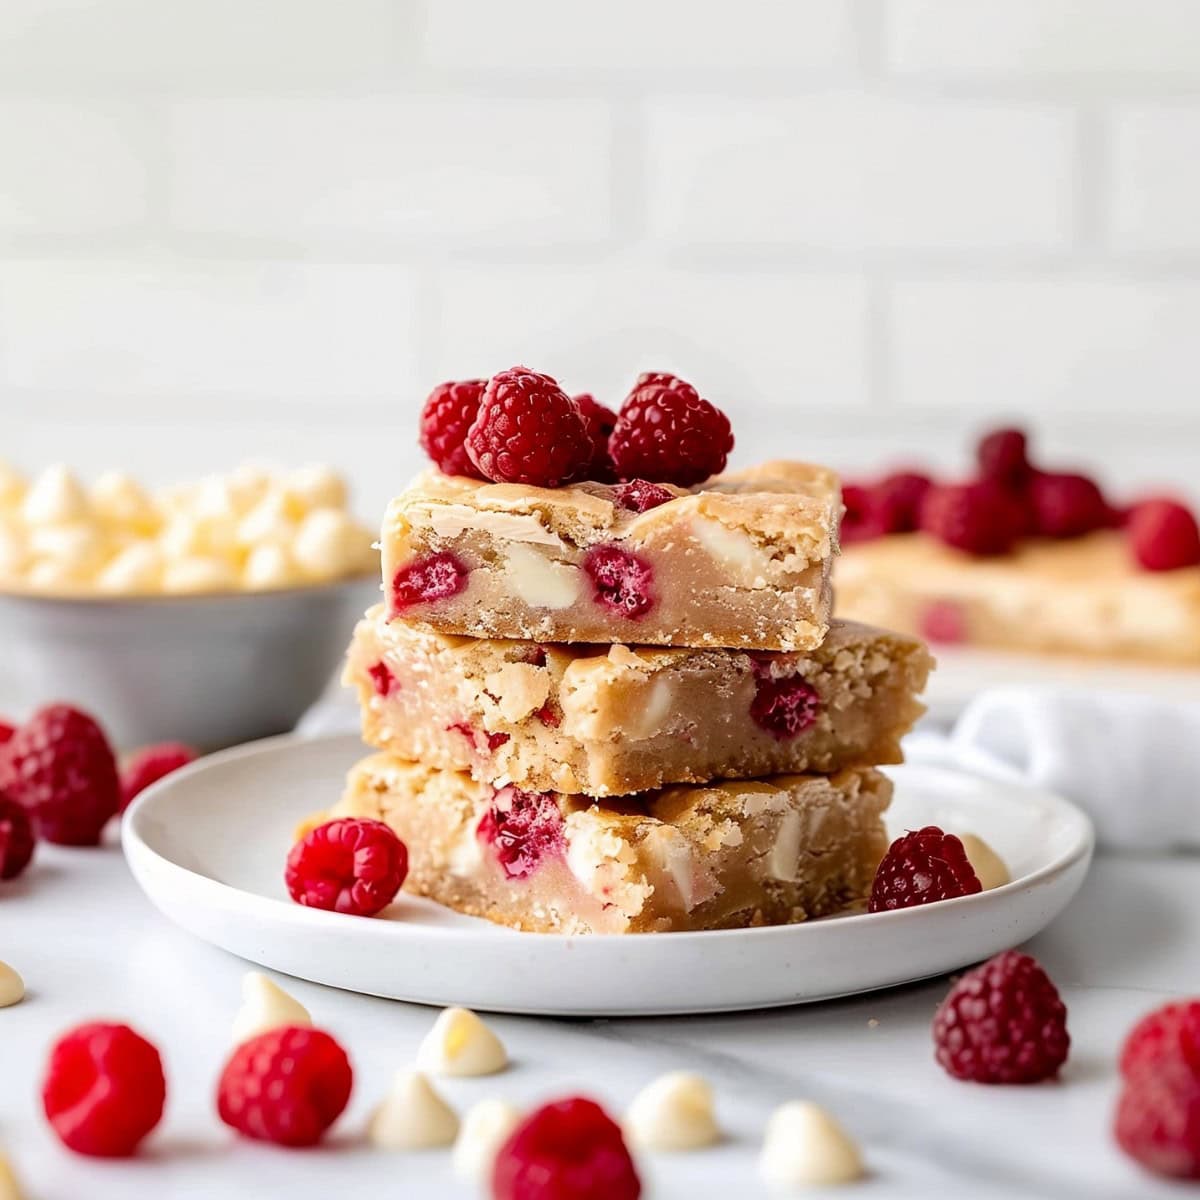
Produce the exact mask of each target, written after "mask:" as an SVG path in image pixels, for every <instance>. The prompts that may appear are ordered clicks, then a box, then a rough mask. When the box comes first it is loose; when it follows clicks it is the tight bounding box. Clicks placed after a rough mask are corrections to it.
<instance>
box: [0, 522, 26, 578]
mask: <svg viewBox="0 0 1200 1200" xmlns="http://www.w3.org/2000/svg"><path fill="white" fill-rule="evenodd" d="M28 561H29V545H28V542H27V540H26V538H25V534H24V532H23V531H22V530H20V529H18V528H17V526H15V525H6V524H0V579H16V578H17V577H18V576H19V575H20V574H21V572H22V571H24V570H25V565H26V563H28Z"/></svg>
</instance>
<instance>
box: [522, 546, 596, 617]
mask: <svg viewBox="0 0 1200 1200" xmlns="http://www.w3.org/2000/svg"><path fill="white" fill-rule="evenodd" d="M507 553H508V562H507V564H506V565H505V568H504V572H503V573H504V578H505V583H504V586H505V587H507V588H510V589H511V590H512V591H513V592H515V593H516V594H517V595H518V596H520V597H521V599H522V600H524V601H525V603H526V604H529V605H532V606H533V607H534V608H552V609H560V608H569V607H570V606H571V605H572V604H574V603H575V601H576V600H578V599H579V594H580V592H581V590H582V588H583V577H582V576H581V575H580V573H579V569H578V568H577V567H572V566H569V565H567V564H566V563H557V562H552V561H551V560H550V559H548V558H546V556H545V555H543V554H540V553H538V551H537V550H535V549H534V548H533V547H532V546H525V545H522V544H521V543H519V542H514V543H512V544H511V545H510V546H508V548H507Z"/></svg>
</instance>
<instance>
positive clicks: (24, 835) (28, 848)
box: [0, 792, 34, 879]
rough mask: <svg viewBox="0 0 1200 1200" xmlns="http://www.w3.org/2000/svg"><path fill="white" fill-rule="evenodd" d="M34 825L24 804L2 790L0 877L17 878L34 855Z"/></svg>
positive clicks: (0, 799) (0, 805)
mask: <svg viewBox="0 0 1200 1200" xmlns="http://www.w3.org/2000/svg"><path fill="white" fill-rule="evenodd" d="M33 843H34V836H33V825H32V824H31V822H30V820H29V814H28V813H27V812H26V811H25V808H24V806H23V805H21V804H18V803H17V802H16V801H15V800H13V799H11V798H10V797H8V796H6V795H5V794H4V793H3V792H0V879H16V877H17V876H18V875H20V873H21V872H22V871H23V870H25V868H26V867H27V866H29V860H30V859H31V858H32V857H33Z"/></svg>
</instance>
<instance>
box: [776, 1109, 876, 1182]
mask: <svg viewBox="0 0 1200 1200" xmlns="http://www.w3.org/2000/svg"><path fill="white" fill-rule="evenodd" d="M759 1169H760V1170H761V1172H762V1176H763V1178H764V1179H765V1180H766V1181H767V1183H768V1184H770V1185H771V1186H773V1187H779V1188H804V1187H832V1186H834V1185H835V1184H841V1183H851V1182H853V1181H854V1180H856V1179H861V1178H862V1176H863V1165H862V1157H861V1155H860V1154H859V1152H858V1147H857V1146H856V1145H855V1144H854V1142H853V1141H851V1140H850V1137H849V1136H848V1135H847V1133H846V1131H845V1130H844V1129H842V1127H841V1126H840V1125H839V1124H838V1123H837V1122H836V1121H835V1120H834V1119H833V1118H832V1117H831V1116H830V1115H829V1114H828V1113H827V1112H826V1111H825V1110H824V1109H823V1108H820V1107H819V1106H817V1105H816V1104H811V1103H808V1102H807V1101H802V1100H791V1101H789V1102H788V1103H787V1104H784V1105H783V1106H782V1107H781V1108H778V1109H776V1110H775V1112H774V1113H773V1114H772V1116H771V1119H770V1120H769V1121H768V1122H767V1132H766V1136H765V1137H764V1139H763V1148H762V1154H761V1156H760V1158H759Z"/></svg>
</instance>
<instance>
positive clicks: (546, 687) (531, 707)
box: [483, 663, 550, 723]
mask: <svg viewBox="0 0 1200 1200" xmlns="http://www.w3.org/2000/svg"><path fill="white" fill-rule="evenodd" d="M483 686H484V688H485V689H486V690H487V691H488V692H489V693H490V694H491V695H493V696H495V697H496V707H497V708H498V709H499V710H500V715H501V716H502V717H503V718H504V719H505V720H506V721H512V722H514V723H515V722H517V721H523V720H524V719H525V718H526V717H527V716H529V714H530V713H531V712H534V711H536V710H537V709H539V708H541V707H542V705H544V704H545V703H546V699H547V697H548V696H549V695H550V675H549V672H547V671H544V670H542V669H541V668H540V667H535V666H534V665H533V664H532V663H505V664H504V666H502V667H501V668H500V669H499V670H497V671H492V672H491V673H490V674H489V675H488V676H487V678H486V679H484V681H483Z"/></svg>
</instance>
